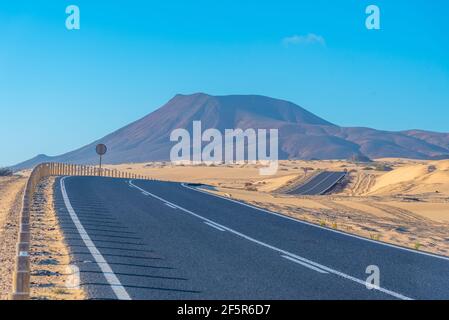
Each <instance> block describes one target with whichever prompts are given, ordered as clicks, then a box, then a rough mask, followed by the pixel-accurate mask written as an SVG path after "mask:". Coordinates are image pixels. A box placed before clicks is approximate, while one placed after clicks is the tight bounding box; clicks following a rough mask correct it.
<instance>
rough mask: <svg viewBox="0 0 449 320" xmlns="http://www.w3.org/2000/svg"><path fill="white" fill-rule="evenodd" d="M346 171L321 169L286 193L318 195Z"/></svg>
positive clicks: (334, 183)
mask: <svg viewBox="0 0 449 320" xmlns="http://www.w3.org/2000/svg"><path fill="white" fill-rule="evenodd" d="M345 175H346V172H331V171H323V172H320V173H319V174H317V175H316V176H315V177H313V178H312V179H310V180H309V181H307V182H306V183H305V184H302V185H300V186H298V187H296V188H295V189H293V190H290V191H289V192H288V194H292V195H294V194H296V195H320V194H324V193H326V192H327V191H329V190H330V189H332V187H334V186H335V185H336V184H337V183H338V182H339V181H340V180H341V179H343V177H344V176H345Z"/></svg>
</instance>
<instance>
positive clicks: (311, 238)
mask: <svg viewBox="0 0 449 320" xmlns="http://www.w3.org/2000/svg"><path fill="white" fill-rule="evenodd" d="M55 189H56V190H55V191H56V199H55V206H56V208H57V212H58V217H59V219H60V223H61V226H62V229H63V232H64V233H65V237H66V240H67V242H68V245H69V247H70V249H71V250H72V254H73V262H72V263H73V264H75V265H76V266H78V267H79V269H80V271H81V272H80V274H81V284H82V285H83V286H84V287H85V288H86V290H87V293H88V296H89V297H90V298H92V299H288V300H292V299H448V298H449V276H448V275H449V259H447V258H444V257H439V256H433V255H427V254H422V253H417V252H415V251H412V250H407V249H400V248H398V247H394V246H390V245H384V244H380V243H378V242H374V241H371V240H366V239H361V238H358V237H355V236H350V235H346V234H344V233H341V232H338V231H334V230H329V229H325V228H322V227H319V226H314V225H310V224H307V223H305V222H299V221H297V220H294V219H291V218H287V217H284V216H281V215H278V214H275V213H271V212H268V211H264V210H261V209H257V208H255V207H251V206H248V205H245V204H241V203H239V202H234V201H231V200H228V199H224V198H220V197H217V196H213V195H210V194H208V193H206V192H204V191H202V190H198V189H195V188H193V187H191V186H189V185H185V184H179V183H169V182H156V181H139V180H135V181H130V180H125V179H112V178H101V177H69V178H62V179H59V180H58V184H57V187H56V188H55ZM376 268H378V271H379V275H380V276H379V279H380V283H379V286H378V287H375V288H373V289H368V288H367V287H366V282H365V281H366V279H367V278H368V276H369V275H370V274H367V273H366V272H367V270H368V271H370V272H373V270H376ZM376 274H377V273H376Z"/></svg>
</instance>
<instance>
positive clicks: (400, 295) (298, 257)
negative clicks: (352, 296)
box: [129, 180, 412, 300]
mask: <svg viewBox="0 0 449 320" xmlns="http://www.w3.org/2000/svg"><path fill="white" fill-rule="evenodd" d="M132 181H133V180H130V181H129V183H131V184H132ZM133 185H134V186H135V187H136V188H137V189H138V190H140V191H146V190H144V189H142V188H140V187H138V186H136V185H135V184H133ZM183 186H185V185H184V184H183ZM146 192H148V191H146ZM148 194H149V195H150V196H152V197H153V198H155V199H158V200H160V201H162V202H167V203H170V204H172V205H173V206H175V207H177V208H178V209H179V210H181V211H184V212H185V213H188V214H190V215H192V216H194V217H197V218H198V219H200V220H202V221H204V222H209V223H212V224H214V225H216V226H218V227H220V228H222V229H224V230H226V231H229V232H230V233H233V234H235V235H237V236H239V237H241V238H243V239H246V240H248V241H251V242H254V243H256V244H258V245H261V246H263V247H266V248H268V249H271V250H273V251H276V252H278V253H280V254H282V255H286V256H289V257H292V258H295V259H297V260H300V261H302V262H305V263H307V264H310V265H313V266H315V267H318V268H320V269H322V270H324V271H327V272H329V273H332V274H334V275H337V276H339V277H342V278H344V279H347V280H351V281H353V282H356V283H359V284H361V285H363V286H366V281H364V280H361V279H358V278H356V277H353V276H350V275H348V274H345V273H343V272H340V271H337V270H334V269H332V268H329V267H326V266H324V265H322V264H319V263H316V262H314V261H311V260H308V259H306V258H303V257H301V256H298V255H296V254H294V253H291V252H288V251H286V250H283V249H280V248H277V247H275V246H272V245H269V244H267V243H265V242H262V241H259V240H256V239H254V238H251V237H250V236H247V235H245V234H243V233H240V232H238V231H236V230H234V229H231V228H228V227H226V226H224V225H222V224H219V223H217V222H215V221H212V220H210V219H208V218H205V217H203V216H201V215H199V214H196V213H194V212H192V211H190V210H188V209H185V208H183V207H181V206H178V205H176V204H174V203H173V202H170V201H168V200H165V199H163V198H161V197H159V196H157V195H155V194H152V193H151V192H148ZM207 194H209V193H207ZM237 203H238V202H237ZM242 205H245V204H244V203H242ZM248 206H249V205H248ZM374 289H376V290H378V291H380V292H382V293H385V294H387V295H390V296H392V297H395V298H398V299H402V300H412V299H411V298H409V297H407V296H404V295H402V294H400V293H397V292H394V291H391V290H388V289H385V288H382V287H376V288H374Z"/></svg>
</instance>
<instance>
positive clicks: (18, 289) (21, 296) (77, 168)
mask: <svg viewBox="0 0 449 320" xmlns="http://www.w3.org/2000/svg"><path fill="white" fill-rule="evenodd" d="M51 176H101V177H111V178H123V179H142V180H151V178H149V177H146V176H143V175H137V174H133V173H130V172H123V171H118V170H111V169H100V168H97V167H93V166H84V165H76V164H65V163H42V164H40V165H38V166H36V167H35V168H34V169H33V171H32V172H31V175H30V177H29V178H28V181H27V184H26V187H25V190H24V192H23V199H22V208H21V211H20V228H19V234H18V240H17V248H16V250H17V256H16V266H15V270H14V275H13V293H12V294H11V295H10V299H12V300H28V299H29V298H30V240H31V234H30V209H31V207H32V204H33V197H34V194H35V193H36V190H37V186H38V184H39V182H40V181H41V179H42V178H45V177H51Z"/></svg>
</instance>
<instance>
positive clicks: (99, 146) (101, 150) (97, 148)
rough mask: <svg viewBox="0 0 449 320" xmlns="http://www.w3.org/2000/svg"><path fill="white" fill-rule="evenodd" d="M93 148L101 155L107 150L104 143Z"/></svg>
mask: <svg viewBox="0 0 449 320" xmlns="http://www.w3.org/2000/svg"><path fill="white" fill-rule="evenodd" d="M95 150H96V151H97V154H98V155H100V156H102V155H105V154H106V152H107V151H108V148H107V147H106V145H104V144H102V143H101V144H99V145H97V147H96V148H95Z"/></svg>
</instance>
